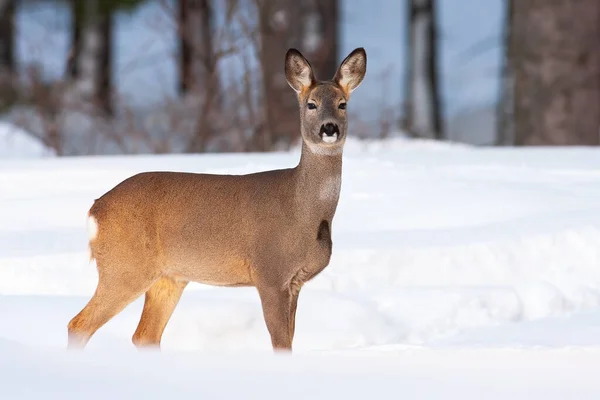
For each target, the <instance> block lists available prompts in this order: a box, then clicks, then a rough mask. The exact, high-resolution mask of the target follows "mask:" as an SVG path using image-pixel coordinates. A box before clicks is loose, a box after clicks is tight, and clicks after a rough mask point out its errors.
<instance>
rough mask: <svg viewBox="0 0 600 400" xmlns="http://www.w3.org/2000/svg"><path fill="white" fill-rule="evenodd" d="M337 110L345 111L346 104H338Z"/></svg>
mask: <svg viewBox="0 0 600 400" xmlns="http://www.w3.org/2000/svg"><path fill="white" fill-rule="evenodd" d="M338 108H339V109H340V110H345V109H346V103H340V105H339V106H338Z"/></svg>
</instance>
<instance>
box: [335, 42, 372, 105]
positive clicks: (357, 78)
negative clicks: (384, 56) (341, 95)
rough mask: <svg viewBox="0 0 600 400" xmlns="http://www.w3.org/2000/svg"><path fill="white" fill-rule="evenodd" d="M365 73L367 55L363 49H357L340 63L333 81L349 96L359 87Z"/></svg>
mask: <svg viewBox="0 0 600 400" xmlns="http://www.w3.org/2000/svg"><path fill="white" fill-rule="evenodd" d="M366 73H367V53H366V52H365V49H364V48H362V47H359V48H357V49H354V51H352V53H350V54H349V55H348V57H346V58H345V59H344V61H342V64H341V65H340V67H339V68H338V70H337V72H336V73H335V77H334V78H333V80H334V81H335V82H336V83H337V84H338V85H339V86H340V87H341V88H342V89H343V90H344V91H345V92H346V94H348V95H350V93H352V91H353V90H354V89H356V88H357V87H358V85H360V83H361V82H362V81H363V78H364V77H365V74H366Z"/></svg>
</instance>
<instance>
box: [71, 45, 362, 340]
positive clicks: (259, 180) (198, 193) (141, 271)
mask: <svg viewBox="0 0 600 400" xmlns="http://www.w3.org/2000/svg"><path fill="white" fill-rule="evenodd" d="M298 54H299V53H298ZM361 54H364V51H363V52H362V53H361ZM293 56H295V54H294V53H292V57H293ZM300 57H301V56H300ZM302 60H303V58H302V59H298V60H296V59H295V58H292V59H291V60H290V54H289V53H288V59H287V61H286V62H287V63H286V75H287V76H288V81H291V82H290V85H292V87H294V85H293V84H294V83H296V84H297V85H298V83H297V82H296V81H295V80H294V79H295V75H291V74H293V73H298V74H299V76H300V78H302V76H301V74H300V73H299V72H297V71H294V67H298V65H296V64H291V62H292V61H297V62H302ZM304 61H305V60H304ZM306 63H307V62H306ZM365 63H366V58H365ZM307 64H308V63H307ZM343 65H344V64H343ZM343 65H342V66H343ZM311 74H312V72H311ZM363 74H364V73H363ZM361 80H362V77H361ZM300 83H301V81H300ZM358 83H360V81H359V82H358ZM310 84H311V85H317V83H316V82H315V81H314V78H313V79H312V80H311V82H310ZM297 85H296V87H298V86H297ZM320 85H321V86H322V87H313V88H312V91H313V93H319V91H324V90H325V92H326V93H335V94H336V95H339V93H337V92H332V89H333V88H328V87H327V86H326V85H330V84H329V83H324V84H320ZM305 86H306V89H308V84H307V85H304V86H302V87H301V89H305ZM356 86H358V85H356ZM296 87H294V88H295V89H296ZM342 89H343V88H339V87H338V88H335V90H337V91H339V92H340V93H343V90H342ZM297 92H298V93H299V99H300V101H302V90H297ZM346 97H347V96H346ZM321 100H322V104H323V107H324V108H325V101H326V100H327V99H325V98H321ZM305 101H308V100H305ZM344 101H345V100H344ZM332 104H334V105H336V106H337V103H336V102H333V101H332ZM330 108H331V107H330ZM340 109H341V107H340ZM344 109H345V108H344ZM326 111H327V110H326ZM328 112H329V114H328V118H327V119H326V122H329V121H334V122H331V123H330V125H331V124H333V123H335V124H336V128H337V123H338V121H336V120H335V119H334V118H333V117H332V116H331V115H330V114H332V110H328ZM336 112H337V113H339V114H341V113H342V112H341V111H339V110H338V111H336ZM333 114H335V113H333ZM333 116H335V115H333ZM343 116H344V117H345V112H343ZM315 121H316V122H319V124H318V125H317V126H320V133H317V136H318V137H319V138H321V137H324V139H323V141H325V138H329V137H333V136H335V139H336V141H337V142H339V143H335V144H333V145H330V144H323V145H322V144H321V143H319V142H318V141H317V139H315V138H314V137H312V135H311V134H310V135H311V137H310V138H309V139H307V135H309V133H306V132H304V131H305V130H306V125H307V121H306V118H305V119H303V121H302V122H303V124H302V125H303V139H304V143H303V147H302V155H301V158H300V162H299V164H298V165H297V166H296V167H295V168H290V169H281V170H271V171H264V172H258V173H253V174H247V175H211V174H193V173H178V172H146V173H141V174H138V175H135V176H132V177H130V178H128V179H126V180H125V181H123V182H121V183H120V184H118V185H117V186H115V187H114V188H113V189H112V190H110V191H109V192H107V193H106V194H104V195H103V196H102V197H100V198H99V199H97V200H96V201H95V202H94V205H93V206H92V208H91V209H90V211H89V224H90V225H89V226H90V250H91V257H92V258H94V259H95V260H96V265H97V268H98V274H99V281H98V287H97V289H96V293H95V294H94V296H93V297H92V299H91V300H90V302H89V303H88V304H87V305H86V307H85V308H84V309H83V310H82V311H81V312H80V313H79V314H78V315H77V316H75V317H74V318H73V319H72V320H71V321H70V323H69V347H83V346H85V344H86V343H87V341H88V340H89V338H90V337H91V335H93V333H94V332H95V331H96V330H97V329H99V328H100V327H101V326H102V325H103V324H104V323H106V322H107V321H108V320H109V319H110V318H112V317H113V316H114V315H115V314H117V313H118V312H120V311H121V310H122V309H123V308H124V307H126V306H127V305H128V304H129V303H130V302H132V301H133V300H135V299H136V298H137V297H139V296H140V295H141V294H143V293H145V294H146V299H145V304H144V311H143V313H142V318H141V320H140V323H139V325H138V328H137V330H136V332H135V334H134V337H133V341H134V343H135V344H136V345H137V346H140V347H141V346H158V345H159V344H160V339H161V337H162V333H163V330H164V328H165V326H166V324H167V322H168V320H169V318H170V317H171V314H172V313H173V310H174V309H175V307H176V305H177V303H178V301H179V299H180V297H181V294H182V292H183V290H184V288H185V287H186V285H187V283H188V282H190V281H194V282H200V283H204V284H210V285H217V286H254V287H256V288H257V290H258V292H259V295H260V299H261V304H262V308H263V313H264V318H265V322H266V324H267V328H268V330H269V333H270V335H271V340H272V345H273V347H274V348H275V349H291V345H292V339H293V335H294V321H295V313H296V304H297V300H298V294H299V292H300V289H301V287H302V285H303V284H304V283H305V282H307V281H308V280H310V279H311V278H313V277H314V276H316V275H317V274H318V273H319V272H321V271H322V270H323V269H324V268H325V267H326V266H327V265H328V264H329V260H330V257H331V252H332V240H331V224H332V220H333V217H334V215H335V211H336V208H337V204H338V199H339V194H340V184H341V172H342V152H341V146H343V143H344V140H345V131H344V132H341V131H340V129H339V128H338V129H337V130H336V131H335V132H336V133H332V132H333V131H326V129H325V128H324V127H325V126H326V123H325V122H324V123H320V122H322V121H321V120H320V119H315ZM342 122H345V118H344V121H342ZM308 124H310V119H309V121H308ZM341 125H342V128H343V129H345V126H344V125H343V124H341ZM328 126H329V125H328ZM331 129H333V128H331ZM319 135H320V136H319ZM319 140H320V139H319ZM325 143H330V142H325ZM317 146H320V147H317Z"/></svg>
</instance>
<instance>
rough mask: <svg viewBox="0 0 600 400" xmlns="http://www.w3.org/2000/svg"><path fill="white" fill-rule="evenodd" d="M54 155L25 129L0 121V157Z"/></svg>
mask: <svg viewBox="0 0 600 400" xmlns="http://www.w3.org/2000/svg"><path fill="white" fill-rule="evenodd" d="M52 155H54V152H53V151H52V150H51V149H49V148H47V147H46V146H44V145H43V144H42V143H41V142H40V141H39V140H38V139H36V138H34V137H33V136H32V135H31V134H30V133H28V132H27V131H25V130H23V129H21V128H19V127H17V126H14V125H12V124H9V123H7V122H2V121H0V158H11V159H13V158H32V157H33V158H37V157H48V156H52Z"/></svg>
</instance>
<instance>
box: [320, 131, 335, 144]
mask: <svg viewBox="0 0 600 400" xmlns="http://www.w3.org/2000/svg"><path fill="white" fill-rule="evenodd" d="M337 138H338V135H337V133H334V134H333V135H332V136H327V135H323V141H324V142H325V143H335V142H337Z"/></svg>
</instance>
